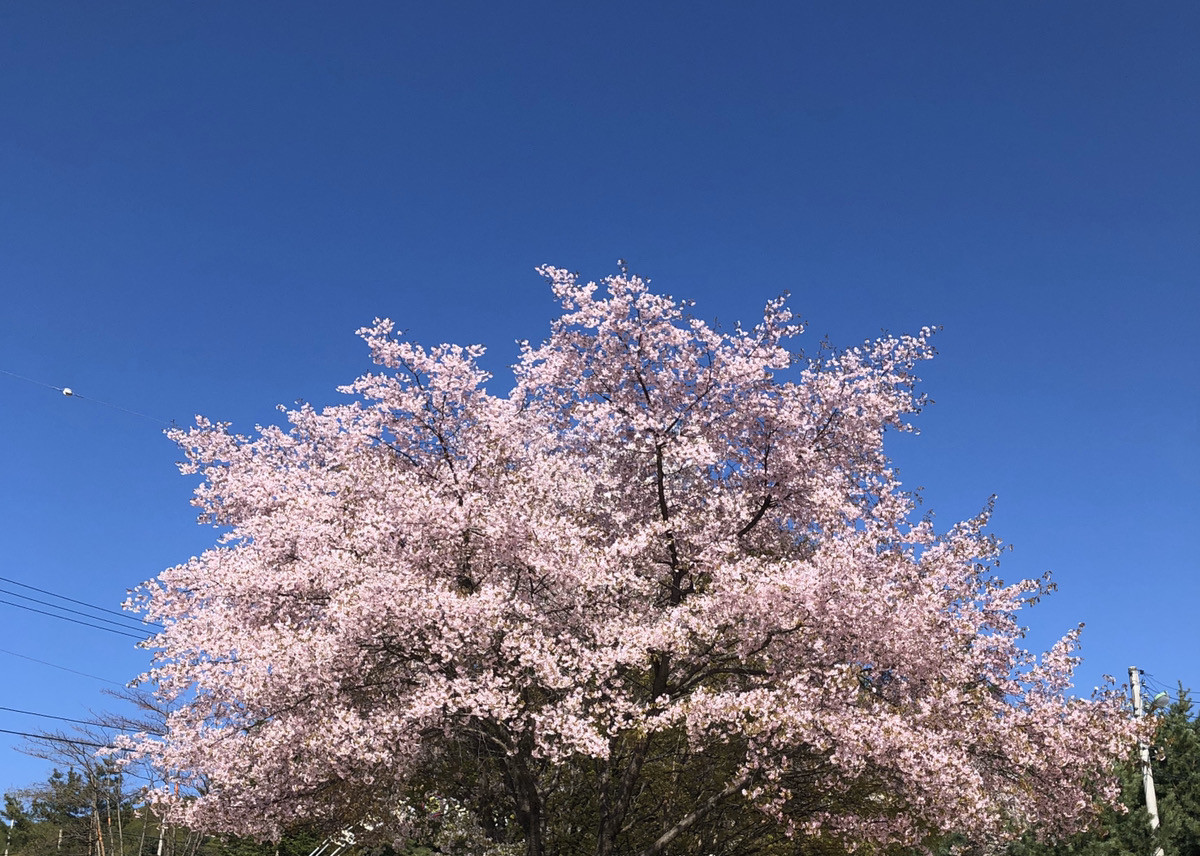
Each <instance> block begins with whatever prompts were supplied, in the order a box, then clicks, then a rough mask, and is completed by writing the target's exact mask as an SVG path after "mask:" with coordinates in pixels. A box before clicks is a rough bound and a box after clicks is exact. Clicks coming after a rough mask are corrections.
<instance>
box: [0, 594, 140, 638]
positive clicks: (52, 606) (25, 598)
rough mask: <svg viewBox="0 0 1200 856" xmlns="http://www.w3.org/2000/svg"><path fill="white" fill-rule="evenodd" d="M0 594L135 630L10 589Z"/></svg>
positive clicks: (108, 619)
mask: <svg viewBox="0 0 1200 856" xmlns="http://www.w3.org/2000/svg"><path fill="white" fill-rule="evenodd" d="M0 594H7V595H12V596H13V597H19V598H21V599H22V600H31V601H33V602H34V603H40V604H41V605H42V606H48V607H50V608H51V609H60V610H62V611H63V612H70V613H71V614H73V615H82V616H83V617H84V618H90V619H92V620H93V621H103V622H104V623H105V624H111V625H113V626H114V627H120V628H121V629H123V630H132V629H134V628H133V627H131V626H130V625H128V624H121V623H120V622H117V621H113V620H112V619H111V618H101V617H100V616H98V615H89V614H88V613H86V612H81V611H80V610H78V609H71V607H69V606H59V605H58V604H57V603H51V602H50V601H47V600H40V599H39V598H36V597H30V596H29V595H27V594H21V593H20V592H15V591H9V590H8V589H6V588H0ZM62 617H63V618H66V616H65V615H64V616H62ZM125 620H126V621H135V620H136V619H132V618H127V619H125Z"/></svg>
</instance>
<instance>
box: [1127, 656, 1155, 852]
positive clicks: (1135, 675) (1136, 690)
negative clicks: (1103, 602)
mask: <svg viewBox="0 0 1200 856" xmlns="http://www.w3.org/2000/svg"><path fill="white" fill-rule="evenodd" d="M1129 686H1130V688H1131V689H1132V690H1133V712H1134V715H1135V716H1136V717H1137V718H1138V719H1141V718H1142V717H1144V716H1145V715H1146V712H1145V710H1143V709H1142V670H1141V669H1139V668H1138V667H1137V666H1130V667H1129ZM1138 754H1139V755H1140V756H1141V758H1142V787H1143V789H1144V790H1145V791H1146V811H1147V812H1148V813H1149V814H1150V834H1151V835H1152V836H1153V837H1154V856H1163V849H1162V848H1161V847H1159V846H1158V797H1157V796H1156V795H1155V793H1154V771H1153V770H1151V769H1150V747H1149V746H1148V745H1147V744H1146V742H1145V741H1144V740H1139V741H1138Z"/></svg>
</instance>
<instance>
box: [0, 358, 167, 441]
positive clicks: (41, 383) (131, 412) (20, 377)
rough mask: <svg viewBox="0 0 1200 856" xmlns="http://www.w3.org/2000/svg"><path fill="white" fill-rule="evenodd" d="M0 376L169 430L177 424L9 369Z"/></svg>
mask: <svg viewBox="0 0 1200 856" xmlns="http://www.w3.org/2000/svg"><path fill="white" fill-rule="evenodd" d="M0 374H6V375H8V376H9V377H14V378H16V379H17V380H23V381H25V382H26V383H32V384H35V385H37V386H42V387H45V388H46V389H53V390H54V391H56V392H61V393H62V394H63V395H65V396H67V397H68V398H78V399H81V400H83V401H90V402H92V403H93V404H100V405H103V406H104V407H111V408H112V409H113V410H120V411H121V412H122V413H128V414H129V415H130V416H138V417H140V418H142V419H149V420H150V421H151V422H157V423H158V424H159V425H166V426H167V427H168V428H169V427H171V426H172V425H174V424H175V423H173V422H168V421H166V420H165V419H159V418H157V417H155V416H150V415H148V414H145V413H142V412H141V411H139V410H130V409H129V408H128V407H122V406H121V405H119V404H113V403H112V402H111V401H102V400H100V399H99V398H92V397H91V396H88V395H80V394H79V393H78V392H76V391H75V390H73V389H72V388H71V387H69V386H55V385H54V384H52V383H46V382H45V381H40V380H36V379H35V378H31V377H25V376H24V375H19V374H17V373H16V372H10V371H9V370H8V369H0Z"/></svg>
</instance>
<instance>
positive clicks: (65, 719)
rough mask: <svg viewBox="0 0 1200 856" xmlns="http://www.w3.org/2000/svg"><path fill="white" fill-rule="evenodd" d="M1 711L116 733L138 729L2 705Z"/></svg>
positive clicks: (0, 706)
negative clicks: (104, 729) (88, 726)
mask: <svg viewBox="0 0 1200 856" xmlns="http://www.w3.org/2000/svg"><path fill="white" fill-rule="evenodd" d="M0 710H6V711H8V712H9V713H21V714H24V715H25V716H40V717H41V718H42V719H57V720H58V721H59V722H74V723H75V724H77V725H90V726H91V727H92V728H111V729H113V730H114V731H135V730H137V729H134V728H129V727H126V726H123V725H102V724H100V723H97V722H88V721H87V720H86V719H72V718H71V717H69V716H55V715H54V714H52V713H38V712H37V711H34V710H22V709H21V708H19V707H4V706H3V705H0Z"/></svg>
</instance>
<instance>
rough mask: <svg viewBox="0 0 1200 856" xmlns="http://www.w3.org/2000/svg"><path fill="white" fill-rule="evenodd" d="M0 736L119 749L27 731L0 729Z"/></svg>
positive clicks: (87, 741) (105, 744)
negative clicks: (10, 735) (6, 735)
mask: <svg viewBox="0 0 1200 856" xmlns="http://www.w3.org/2000/svg"><path fill="white" fill-rule="evenodd" d="M0 734H15V735H17V736H18V737H28V738H31V739H33V740H50V741H53V742H55V743H73V744H75V745H76V746H91V747H93V748H95V749H120V748H121V747H120V746H112V745H110V744H108V743H93V742H92V741H91V740H72V739H71V738H70V737H53V736H51V735H49V734H33V733H31V732H29V731H11V730H9V729H7V728H0Z"/></svg>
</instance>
